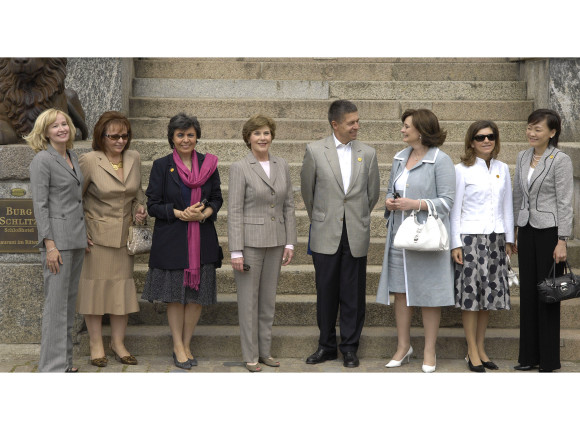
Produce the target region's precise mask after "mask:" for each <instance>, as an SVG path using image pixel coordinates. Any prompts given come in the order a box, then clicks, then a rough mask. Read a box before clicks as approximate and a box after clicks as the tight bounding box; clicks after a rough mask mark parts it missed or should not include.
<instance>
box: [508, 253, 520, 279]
mask: <svg viewBox="0 0 580 430" xmlns="http://www.w3.org/2000/svg"><path fill="white" fill-rule="evenodd" d="M506 257H507V266H508V273H507V277H508V285H509V286H510V287H515V286H518V285H520V281H519V280H518V275H516V273H515V272H514V271H513V269H512V263H511V261H510V256H509V255H507V254H506Z"/></svg>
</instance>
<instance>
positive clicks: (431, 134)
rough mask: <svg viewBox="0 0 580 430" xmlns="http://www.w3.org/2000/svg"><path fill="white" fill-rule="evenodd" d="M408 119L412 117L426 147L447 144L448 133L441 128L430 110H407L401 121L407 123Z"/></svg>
mask: <svg viewBox="0 0 580 430" xmlns="http://www.w3.org/2000/svg"><path fill="white" fill-rule="evenodd" d="M408 117H412V118H411V121H412V123H413V127H415V128H416V129H417V131H418V132H419V134H420V136H421V143H422V144H423V145H424V146H427V147H429V148H430V147H432V146H441V145H443V142H445V138H446V137H447V132H446V131H445V130H441V128H440V127H439V120H437V117H436V116H435V114H434V113H433V112H431V111H430V110H429V109H407V110H406V111H405V112H403V116H402V117H401V121H402V122H405V120H406V119H407V118H408Z"/></svg>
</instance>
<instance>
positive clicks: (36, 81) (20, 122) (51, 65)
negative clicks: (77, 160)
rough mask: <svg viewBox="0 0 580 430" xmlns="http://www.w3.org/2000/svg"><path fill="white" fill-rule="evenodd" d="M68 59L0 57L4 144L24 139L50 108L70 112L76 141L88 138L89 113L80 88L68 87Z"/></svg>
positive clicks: (0, 132)
mask: <svg viewBox="0 0 580 430" xmlns="http://www.w3.org/2000/svg"><path fill="white" fill-rule="evenodd" d="M66 62H67V60H66V58H0V145H8V144H12V143H19V142H23V140H22V136H25V135H27V134H28V133H29V132H30V131H31V130H32V127H33V126H34V121H36V118H37V117H38V115H39V114H40V113H41V112H43V111H44V110H46V109H48V108H51V107H52V108H56V109H60V110H61V111H63V112H66V113H68V114H69V116H70V117H71V118H72V120H73V123H74V125H75V127H76V128H77V135H76V136H75V138H76V140H79V139H86V138H87V136H88V128H87V125H86V122H85V112H84V111H83V108H82V106H81V102H80V100H79V98H78V95H77V93H76V91H74V90H72V89H65V87H64V78H65V77H66Z"/></svg>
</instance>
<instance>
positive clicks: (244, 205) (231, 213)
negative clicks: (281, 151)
mask: <svg viewBox="0 0 580 430" xmlns="http://www.w3.org/2000/svg"><path fill="white" fill-rule="evenodd" d="M228 189H229V191H228V246H229V250H230V251H243V249H244V247H245V246H250V247H253V248H262V247H273V246H283V245H295V244H296V243H297V240H296V217H295V214H294V194H293V192H294V191H293V189H292V183H291V182H290V170H289V168H288V163H287V162H286V160H284V159H283V158H279V157H276V156H274V155H272V154H270V177H269V178H268V176H267V175H266V172H264V169H263V168H262V166H261V165H260V163H259V162H258V160H256V158H255V157H254V154H252V153H251V152H250V153H249V154H248V155H247V156H246V157H245V158H244V159H242V160H240V161H236V162H235V163H233V164H232V166H231V167H230V180H229V187H228Z"/></svg>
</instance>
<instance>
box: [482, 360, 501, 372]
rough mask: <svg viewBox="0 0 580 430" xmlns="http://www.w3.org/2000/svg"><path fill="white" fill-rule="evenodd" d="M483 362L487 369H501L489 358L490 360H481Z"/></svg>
mask: <svg viewBox="0 0 580 430" xmlns="http://www.w3.org/2000/svg"><path fill="white" fill-rule="evenodd" d="M481 364H483V367H485V368H486V369H489V370H498V369H499V367H497V364H495V363H494V362H493V361H491V360H489V361H483V360H481Z"/></svg>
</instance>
